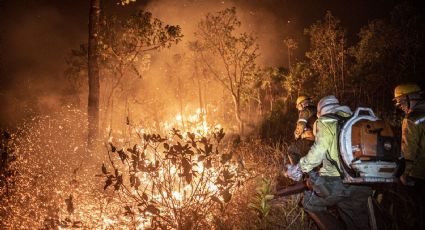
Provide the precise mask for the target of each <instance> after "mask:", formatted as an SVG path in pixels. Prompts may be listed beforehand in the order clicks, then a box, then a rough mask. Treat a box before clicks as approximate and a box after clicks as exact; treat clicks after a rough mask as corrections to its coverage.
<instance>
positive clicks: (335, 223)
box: [299, 112, 372, 230]
mask: <svg viewBox="0 0 425 230" xmlns="http://www.w3.org/2000/svg"><path fill="white" fill-rule="evenodd" d="M337 113H338V115H340V116H349V114H347V113H343V112H337ZM337 122H338V121H337V120H335V119H334V118H329V117H326V116H321V117H319V118H318V119H317V121H316V123H315V136H316V137H315V142H314V144H313V146H312V147H311V149H310V151H309V152H308V153H307V155H306V156H305V157H303V158H301V159H300V162H299V165H300V169H301V171H302V172H305V173H308V172H310V171H312V170H313V169H314V168H315V167H318V166H321V167H320V170H319V176H318V178H317V179H316V180H315V181H313V191H306V192H305V194H304V200H303V206H304V209H305V210H306V211H307V212H308V213H309V214H310V216H311V217H312V218H313V219H314V220H315V221H316V223H317V224H318V226H319V228H321V229H344V228H346V229H362V230H363V229H369V216H368V209H367V199H368V197H369V196H370V195H371V192H372V190H371V188H370V187H368V186H360V185H348V184H343V183H342V179H341V177H340V176H341V175H340V173H339V171H338V169H337V168H336V166H335V165H334V164H332V163H331V161H330V160H328V159H333V160H335V161H336V162H337V164H339V163H338V147H337V145H338V141H337V133H336V132H337ZM338 167H339V165H338ZM334 206H336V207H337V208H338V211H339V214H340V216H341V218H342V220H343V221H344V222H345V227H344V224H343V223H341V222H340V221H339V220H338V219H337V218H336V217H335V216H334V215H332V213H331V212H329V209H328V208H329V207H334Z"/></svg>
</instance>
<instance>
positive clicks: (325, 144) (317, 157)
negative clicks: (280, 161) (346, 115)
mask: <svg viewBox="0 0 425 230" xmlns="http://www.w3.org/2000/svg"><path fill="white" fill-rule="evenodd" d="M315 125H316V138H315V141H314V144H313V145H312V146H311V148H310V151H308V153H307V155H306V156H305V157H302V158H301V159H300V163H299V164H300V168H301V171H303V172H305V173H307V172H310V171H311V170H313V169H314V168H315V167H317V166H319V165H320V164H321V163H322V161H323V159H325V154H326V152H327V151H328V149H329V147H330V145H331V142H332V134H331V133H330V131H329V129H328V127H326V126H325V124H324V123H323V122H321V121H319V120H318V121H316V124H315Z"/></svg>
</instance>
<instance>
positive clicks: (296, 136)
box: [294, 129, 302, 140]
mask: <svg viewBox="0 0 425 230" xmlns="http://www.w3.org/2000/svg"><path fill="white" fill-rule="evenodd" d="M301 134H302V133H301V132H299V131H298V129H296V130H295V131H294V138H295V140H298V139H299V138H300V137H301Z"/></svg>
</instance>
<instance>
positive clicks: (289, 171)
mask: <svg viewBox="0 0 425 230" xmlns="http://www.w3.org/2000/svg"><path fill="white" fill-rule="evenodd" d="M284 173H285V176H286V177H288V178H289V179H291V180H293V181H300V180H301V179H302V177H303V172H302V171H301V168H300V165H299V164H296V165H290V164H287V165H286V166H285V169H284Z"/></svg>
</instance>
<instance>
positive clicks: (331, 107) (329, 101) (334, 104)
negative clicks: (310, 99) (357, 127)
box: [317, 95, 352, 117]
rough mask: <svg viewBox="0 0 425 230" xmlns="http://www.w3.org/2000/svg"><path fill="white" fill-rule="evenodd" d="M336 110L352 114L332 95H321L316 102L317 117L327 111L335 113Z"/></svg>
mask: <svg viewBox="0 0 425 230" xmlns="http://www.w3.org/2000/svg"><path fill="white" fill-rule="evenodd" d="M337 111H343V112H345V113H348V114H352V111H351V109H350V108H349V107H348V106H341V105H339V101H338V99H337V98H336V97H335V96H334V95H329V96H326V97H323V98H322V99H320V101H319V103H317V117H320V116H322V115H325V114H328V113H335V112H337Z"/></svg>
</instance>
